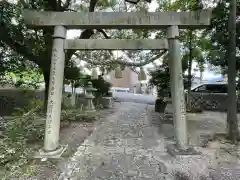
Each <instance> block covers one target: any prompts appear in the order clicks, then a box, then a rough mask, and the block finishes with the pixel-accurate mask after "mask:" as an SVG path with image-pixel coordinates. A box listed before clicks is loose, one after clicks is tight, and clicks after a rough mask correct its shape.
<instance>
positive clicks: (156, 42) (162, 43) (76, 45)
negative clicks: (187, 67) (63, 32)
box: [64, 39, 168, 50]
mask: <svg viewBox="0 0 240 180" xmlns="http://www.w3.org/2000/svg"><path fill="white" fill-rule="evenodd" d="M64 48H65V49H79V50H161V49H162V50H167V49H168V41H167V39H137V40H132V39H68V40H66V41H65V47H64Z"/></svg>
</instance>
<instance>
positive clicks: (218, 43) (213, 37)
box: [203, 0, 240, 73]
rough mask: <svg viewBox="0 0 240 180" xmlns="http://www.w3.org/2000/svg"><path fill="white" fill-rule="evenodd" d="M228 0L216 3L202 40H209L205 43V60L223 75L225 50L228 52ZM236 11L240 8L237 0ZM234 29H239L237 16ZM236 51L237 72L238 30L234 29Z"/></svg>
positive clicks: (225, 65)
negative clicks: (219, 69) (216, 67)
mask: <svg viewBox="0 0 240 180" xmlns="http://www.w3.org/2000/svg"><path fill="white" fill-rule="evenodd" d="M229 2H230V1H229V0H221V1H218V3H217V6H216V7H215V8H214V9H213V18H212V20H211V26H210V27H209V28H208V29H207V30H206V31H205V33H204V35H203V38H204V39H205V41H207V40H206V39H210V42H211V43H205V51H206V52H207V60H208V61H209V62H210V63H211V64H213V65H215V66H220V67H221V68H222V70H223V73H226V69H227V66H228V65H227V58H226V56H227V50H228V39H229V33H228V16H229ZM237 7H238V8H237V9H239V8H240V1H239V0H237ZM236 27H240V21H239V15H238V16H237V19H236ZM236 37H237V39H236V49H237V54H236V56H237V57H236V58H237V70H238V71H239V70H240V55H239V52H240V39H239V38H238V37H240V28H236Z"/></svg>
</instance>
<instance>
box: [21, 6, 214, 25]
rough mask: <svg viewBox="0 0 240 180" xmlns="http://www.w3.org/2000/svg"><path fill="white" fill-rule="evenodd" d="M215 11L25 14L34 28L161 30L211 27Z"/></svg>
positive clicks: (26, 20)
mask: <svg viewBox="0 0 240 180" xmlns="http://www.w3.org/2000/svg"><path fill="white" fill-rule="evenodd" d="M211 14H212V11H211V10H201V11H192V12H87V13H85V12H49V11H31V10H24V11H23V17H24V20H25V22H26V24H28V25H30V26H39V27H41V26H58V25H63V26H66V27H67V28H68V29H88V28H89V29H97V28H103V29H161V28H167V27H169V26H171V25H177V26H179V28H182V29H187V28H204V27H206V26H208V25H210V20H211Z"/></svg>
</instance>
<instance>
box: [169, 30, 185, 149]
mask: <svg viewBox="0 0 240 180" xmlns="http://www.w3.org/2000/svg"><path fill="white" fill-rule="evenodd" d="M167 34H168V42H169V69H170V77H171V96H172V104H173V122H174V129H175V138H176V141H177V147H178V148H180V149H186V148H187V144H188V137H187V122H186V107H185V98H184V87H183V75H182V62H181V54H180V41H179V39H178V38H179V30H178V26H170V27H169V28H168V30H167Z"/></svg>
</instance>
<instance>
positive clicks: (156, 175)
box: [59, 103, 239, 180]
mask: <svg viewBox="0 0 240 180" xmlns="http://www.w3.org/2000/svg"><path fill="white" fill-rule="evenodd" d="M116 106H117V107H118V108H119V109H118V112H116V113H115V114H113V115H112V116H110V117H109V118H107V119H106V121H105V122H104V123H103V124H102V126H101V127H99V128H98V129H96V130H95V131H94V133H93V134H92V136H90V137H89V138H88V139H87V141H85V142H84V143H83V144H82V145H81V146H80V147H79V148H78V151H77V152H76V153H75V155H74V156H73V157H72V158H71V159H70V161H69V163H68V166H66V167H67V168H66V169H65V170H64V171H63V173H62V176H61V177H60V178H59V180H65V179H69V180H74V179H81V180H89V179H93V180H95V179H99V180H100V179H104V180H110V179H114V180H117V179H119V180H128V179H136V180H165V179H166V180H176V178H174V174H176V172H181V173H183V174H184V175H186V176H188V177H189V180H203V179H201V177H204V176H206V177H207V178H210V179H207V180H213V178H211V177H210V176H209V172H211V173H212V175H215V176H216V178H217V177H218V176H217V175H218V172H219V171H218V169H219V168H220V167H217V166H218V161H217V160H216V151H215V150H216V148H212V149H213V150H212V149H211V148H210V149H206V148H204V149H203V148H200V147H198V148H197V149H196V150H197V151H198V152H201V154H200V155H199V154H198V155H189V154H188V155H183V156H182V155H177V156H176V157H172V156H170V155H169V154H168V152H167V149H166V145H167V144H173V143H174V141H173V140H174V139H173V134H174V133H173V126H172V125H170V124H162V123H159V122H161V120H160V119H159V118H160V117H159V116H157V115H159V113H155V112H154V106H147V107H146V105H143V104H135V103H121V104H119V105H116ZM198 116H199V114H198ZM202 118H203V120H202V121H200V119H199V118H195V120H190V121H189V124H190V126H189V137H190V138H192V136H194V134H197V133H198V131H197V130H198V129H199V127H201V126H202V125H204V126H205V124H207V122H205V121H207V120H208V121H209V119H207V120H204V118H209V116H207V117H204V115H202ZM215 118H216V117H215ZM217 119H219V118H217ZM218 121H219V120H218ZM212 123H214V122H213V121H212V122H209V123H208V124H212ZM207 128H213V127H211V126H209V127H207ZM203 129H204V127H202V129H200V130H201V131H202V130H203ZM205 129H206V127H205ZM200 130H199V131H200ZM213 130H215V129H213ZM209 152H211V153H209ZM218 154H219V153H218ZM219 156H223V155H222V154H219ZM224 156H225V155H224ZM221 158H223V157H221ZM218 159H220V157H218ZM235 159H236V158H235ZM209 168H211V171H210V170H209ZM224 171H225V172H228V171H229V170H226V167H225V170H224ZM214 173H215V174H214ZM237 173H238V169H237V168H235V171H234V172H230V174H232V177H231V178H232V179H231V178H229V179H230V180H235V179H236V178H237V179H239V178H238V174H237ZM223 177H228V176H223ZM64 178H65V179H64ZM216 178H215V179H216ZM234 178H235V179H234ZM204 180H205V179H204ZM224 180H225V179H224Z"/></svg>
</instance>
